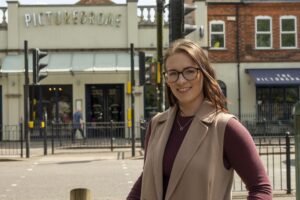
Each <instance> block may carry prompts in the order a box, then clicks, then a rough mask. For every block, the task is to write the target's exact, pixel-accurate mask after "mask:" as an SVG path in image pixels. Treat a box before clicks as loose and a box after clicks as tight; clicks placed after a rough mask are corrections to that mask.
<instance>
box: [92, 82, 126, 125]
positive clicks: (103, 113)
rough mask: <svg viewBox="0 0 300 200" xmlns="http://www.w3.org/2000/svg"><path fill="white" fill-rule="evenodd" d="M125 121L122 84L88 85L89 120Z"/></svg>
mask: <svg viewBox="0 0 300 200" xmlns="http://www.w3.org/2000/svg"><path fill="white" fill-rule="evenodd" d="M111 120H112V121H114V122H124V86H123V85H122V84H113V85H112V84H103V85H102V84H101V85H86V121H87V122H110V121H111Z"/></svg>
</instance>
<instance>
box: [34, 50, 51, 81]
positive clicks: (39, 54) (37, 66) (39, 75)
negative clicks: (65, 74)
mask: <svg viewBox="0 0 300 200" xmlns="http://www.w3.org/2000/svg"><path fill="white" fill-rule="evenodd" d="M47 55H48V53H47V52H44V51H40V50H39V49H33V51H32V61H33V62H32V63H33V66H32V71H33V83H34V84H38V83H39V82H40V81H41V80H43V79H44V78H46V77H47V76H48V75H47V73H46V72H41V70H42V69H44V68H45V67H47V64H45V63H40V61H41V59H42V58H44V57H45V56H47Z"/></svg>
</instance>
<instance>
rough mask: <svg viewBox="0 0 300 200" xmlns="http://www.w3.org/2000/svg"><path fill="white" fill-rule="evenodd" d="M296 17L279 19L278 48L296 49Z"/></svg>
mask: <svg viewBox="0 0 300 200" xmlns="http://www.w3.org/2000/svg"><path fill="white" fill-rule="evenodd" d="M296 35H297V33H296V17H294V16H283V17H280V47H281V48H296V46H297V41H296V40H297V37H296Z"/></svg>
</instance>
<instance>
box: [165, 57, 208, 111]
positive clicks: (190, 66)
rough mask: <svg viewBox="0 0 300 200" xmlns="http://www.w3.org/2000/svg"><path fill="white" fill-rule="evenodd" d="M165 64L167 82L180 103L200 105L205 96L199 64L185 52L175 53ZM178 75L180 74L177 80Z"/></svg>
mask: <svg viewBox="0 0 300 200" xmlns="http://www.w3.org/2000/svg"><path fill="white" fill-rule="evenodd" d="M165 64H166V74H167V79H166V82H167V85H168V86H169V87H170V89H171V91H172V93H173V94H174V96H175V97H176V98H177V100H178V103H179V104H180V105H183V106H184V105H189V106H192V105H195V106H198V105H199V103H201V102H202V101H203V97H204V95H203V75H202V73H201V71H200V70H198V69H199V66H197V65H196V63H194V61H193V60H192V59H191V58H190V57H189V56H187V55H186V54H185V53H175V54H173V55H172V56H170V57H169V58H168V59H167V60H166V63H165ZM178 72H179V73H178ZM177 75H179V76H178V79H177V80H176V77H177ZM184 76H185V77H184ZM175 80H176V81H175Z"/></svg>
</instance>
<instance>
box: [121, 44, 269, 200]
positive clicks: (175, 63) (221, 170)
mask: <svg viewBox="0 0 300 200" xmlns="http://www.w3.org/2000/svg"><path fill="white" fill-rule="evenodd" d="M164 63H165V72H164V77H165V80H166V90H167V96H168V100H169V105H170V107H169V108H168V109H167V110H166V111H165V112H162V113H159V114H157V115H156V116H154V117H153V118H152V119H151V121H150V123H149V127H148V129H147V136H146V141H145V144H146V146H145V160H144V168H143V173H142V174H141V175H140V177H139V178H138V180H137V181H136V183H135V184H134V186H133V188H132V189H131V191H130V193H129V194H128V196H127V200H137V199H143V200H182V199H187V200H229V199H231V188H232V183H233V174H234V170H235V171H236V172H237V174H238V175H239V176H240V177H241V179H242V180H243V182H244V183H245V185H246V188H247V189H248V191H249V192H248V199H251V200H254V199H264V200H270V199H272V189H271V185H270V181H269V179H268V176H267V174H266V172H265V169H264V166H263V164H262V161H261V160H260V157H259V155H258V153H257V150H256V147H255V144H254V142H253V140H252V138H251V136H250V134H249V132H248V131H247V130H246V128H245V127H244V126H243V125H242V124H241V123H240V122H239V121H238V120H237V119H236V118H235V117H234V116H233V115H231V114H229V113H228V111H227V109H226V102H227V101H226V98H225V96H224V95H223V93H222V91H221V89H220V87H219V85H218V82H217V80H216V76H215V72H214V70H213V68H212V67H211V65H210V63H209V61H208V57H207V56H206V54H205V53H204V51H203V50H202V49H201V47H200V46H198V45H197V44H196V43H195V42H193V41H190V40H187V39H180V40H177V41H175V42H174V43H173V45H172V46H171V47H170V48H169V49H168V50H167V52H166V54H165V57H164Z"/></svg>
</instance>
